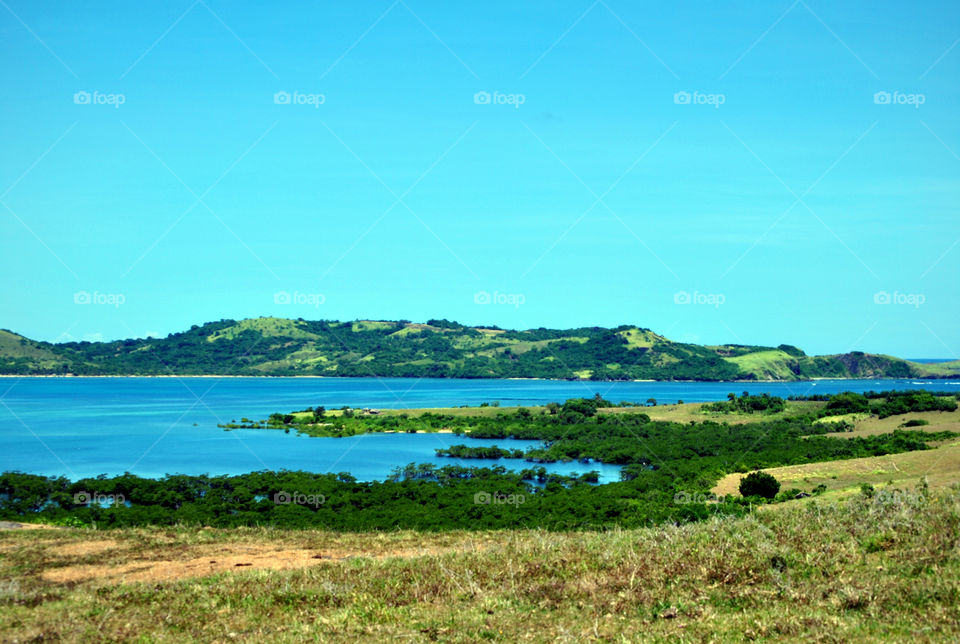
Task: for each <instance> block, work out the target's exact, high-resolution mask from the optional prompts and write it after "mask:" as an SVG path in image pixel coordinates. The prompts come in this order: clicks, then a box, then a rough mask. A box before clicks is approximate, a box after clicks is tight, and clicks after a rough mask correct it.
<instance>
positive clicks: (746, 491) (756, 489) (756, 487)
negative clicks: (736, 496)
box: [740, 472, 780, 499]
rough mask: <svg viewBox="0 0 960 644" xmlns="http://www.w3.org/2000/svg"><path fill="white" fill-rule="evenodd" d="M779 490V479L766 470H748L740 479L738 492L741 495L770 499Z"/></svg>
mask: <svg viewBox="0 0 960 644" xmlns="http://www.w3.org/2000/svg"><path fill="white" fill-rule="evenodd" d="M779 491H780V481H778V480H777V479H776V478H774V476H773V475H772V474H767V473H766V472H750V473H749V474H747V475H746V476H745V477H743V478H742V479H740V494H741V495H742V496H762V497H763V498H765V499H772V498H773V497H775V496H777V492H779Z"/></svg>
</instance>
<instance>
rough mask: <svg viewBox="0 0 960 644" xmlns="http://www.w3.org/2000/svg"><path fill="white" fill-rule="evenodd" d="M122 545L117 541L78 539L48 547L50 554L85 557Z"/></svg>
mask: <svg viewBox="0 0 960 644" xmlns="http://www.w3.org/2000/svg"><path fill="white" fill-rule="evenodd" d="M122 547H124V546H123V545H122V544H121V543H120V542H119V541H113V540H112V539H110V540H103V541H79V542H77V543H67V544H64V545H62V546H57V547H55V548H51V549H50V554H53V555H56V556H58V557H87V556H90V555H98V554H100V553H102V552H105V551H107V550H114V549H116V548H122Z"/></svg>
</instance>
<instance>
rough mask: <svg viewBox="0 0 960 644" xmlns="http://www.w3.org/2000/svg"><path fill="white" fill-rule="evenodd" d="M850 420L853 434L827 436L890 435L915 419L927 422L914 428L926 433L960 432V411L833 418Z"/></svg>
mask: <svg viewBox="0 0 960 644" xmlns="http://www.w3.org/2000/svg"><path fill="white" fill-rule="evenodd" d="M848 417H849V418H850V419H851V420H852V421H853V423H854V427H853V431H852V432H837V433H832V434H827V436H840V437H846V438H849V437H852V436H875V435H877V434H889V433H890V432H892V431H893V430H895V429H898V428H899V427H900V425H902V424H903V423H905V422H907V421H908V420H912V419H914V418H916V419H920V420H925V421H927V422H929V423H930V424H929V425H924V426H922V427H914V428H912V429H920V430H922V431H925V432H940V431H951V432H960V409H958V410H956V411H921V412H912V413H909V414H901V415H897V416H890V417H888V418H877V417H876V416H870V415H868V414H849V415H848V416H833V417H831V418H837V419H840V418H848Z"/></svg>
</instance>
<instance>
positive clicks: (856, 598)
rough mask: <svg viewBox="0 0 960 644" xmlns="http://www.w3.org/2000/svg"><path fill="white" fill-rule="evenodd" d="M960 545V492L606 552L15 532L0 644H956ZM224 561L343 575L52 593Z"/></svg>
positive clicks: (397, 540) (639, 539) (471, 536)
mask: <svg viewBox="0 0 960 644" xmlns="http://www.w3.org/2000/svg"><path fill="white" fill-rule="evenodd" d="M958 538H960V488H953V489H950V490H945V491H941V492H939V493H937V494H936V495H935V496H928V495H926V494H924V493H919V492H915V493H910V494H904V495H903V496H900V497H892V496H890V497H884V498H873V499H868V498H865V497H863V496H856V497H854V498H852V499H850V500H848V501H845V502H842V503H823V502H816V503H814V504H810V505H801V504H785V506H784V510H782V511H781V512H777V513H764V514H761V515H754V516H750V517H746V518H742V519H723V518H720V519H715V520H711V521H709V522H706V523H702V524H696V525H684V526H679V527H674V526H662V527H657V528H649V529H643V530H632V531H619V532H608V533H559V534H557V533H546V532H540V531H503V532H490V533H462V532H457V533H445V534H430V535H427V534H417V533H410V532H398V533H391V534H335V533H325V532H313V531H304V532H295V531H281V530H266V529H246V530H243V529H241V530H210V529H171V530H165V529H152V530H121V531H110V532H94V531H82V530H67V529H64V530H48V531H35V532H31V533H29V534H28V533H25V532H21V531H6V532H4V533H2V534H0V542H2V543H4V544H5V545H8V546H13V548H12V549H10V548H8V549H6V550H5V551H4V552H3V554H2V557H0V605H2V606H3V609H2V611H0V633H2V636H3V638H4V639H5V640H8V641H59V640H65V641H89V642H103V641H129V640H138V641H157V642H184V641H203V642H230V641H258V642H262V641H281V642H295V641H303V640H304V639H307V640H315V641H346V642H375V641H376V642H379V641H391V640H401V641H412V642H427V641H448V642H476V641H483V640H490V641H503V642H556V641H611V642H621V641H691V642H692V641H719V642H724V641H742V640H743V639H744V638H746V639H757V640H768V641H920V642H935V641H951V640H953V641H956V639H957V638H958V637H960V612H958V608H957V606H958V605H960V548H958ZM83 544H97V545H88V546H87V547H84V546H83ZM243 549H247V550H246V551H244V552H240V551H242V550H243ZM218 550H222V551H229V552H235V553H236V552H240V554H241V555H242V556H244V557H246V558H248V559H252V558H253V556H254V555H255V554H256V553H260V554H262V555H265V556H266V557H272V556H277V555H276V553H278V552H289V551H295V550H304V551H307V552H310V553H314V552H320V553H331V554H332V553H335V552H336V553H340V555H341V556H339V557H333V556H331V557H330V558H329V559H319V560H312V561H314V562H316V563H313V564H311V565H306V566H299V567H295V568H290V569H270V567H263V568H255V567H254V566H249V567H234V568H233V570H229V571H227V570H217V571H212V574H209V573H204V574H201V575H199V576H196V575H192V574H191V575H186V576H184V577H178V578H175V579H173V578H156V579H144V580H140V579H138V578H136V577H134V576H131V575H129V574H127V573H126V572H122V573H121V574H118V575H109V576H99V577H84V578H76V579H71V580H61V579H57V577H56V574H55V573H56V571H58V570H68V569H71V568H72V569H75V568H77V567H78V566H101V567H106V568H113V569H114V570H124V567H126V566H129V565H131V564H141V565H142V564H143V562H154V563H155V564H156V563H159V562H176V561H180V562H183V561H185V560H189V558H190V557H191V556H195V555H197V553H210V552H214V551H218ZM348 557H349V558H348Z"/></svg>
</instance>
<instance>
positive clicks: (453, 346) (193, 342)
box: [0, 317, 960, 380]
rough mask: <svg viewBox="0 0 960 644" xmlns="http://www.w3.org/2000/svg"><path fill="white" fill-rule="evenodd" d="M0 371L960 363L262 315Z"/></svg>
mask: <svg viewBox="0 0 960 644" xmlns="http://www.w3.org/2000/svg"><path fill="white" fill-rule="evenodd" d="M0 373H3V374H25V375H38V374H74V375H256V376H266V375H269V376H307V375H309V376H348V377H363V376H378V377H411V378H420V377H438V378H557V379H591V380H639V379H650V380H800V379H808V378H823V377H831V378H884V377H886V378H890V377H897V378H956V377H960V362H953V363H940V364H933V365H922V364H917V363H912V362H908V361H906V360H901V359H899V358H893V357H890V356H884V355H874V354H865V353H859V352H853V353H846V354H840V355H830V356H807V355H806V354H804V352H803V351H801V350H800V349H797V348H796V347H793V346H790V345H780V346H779V347H776V348H774V347H760V346H747V345H720V346H701V345H696V344H685V343H681V342H674V341H672V340H669V339H668V338H665V337H663V336H661V335H658V334H656V333H654V332H653V331H651V330H650V329H644V328H640V327H636V326H619V327H616V328H612V329H607V328H602V327H583V328H578V329H545V328H539V329H527V330H524V331H514V330H509V329H499V328H496V327H468V326H464V325H461V324H458V323H456V322H450V321H448V320H429V321H427V323H426V324H415V323H411V322H407V321H396V322H393V321H383V320H357V321H351V322H338V321H330V320H316V321H311V320H303V319H296V320H291V319H285V318H274V317H265V318H255V319H246V320H239V321H237V320H220V321H218V322H209V323H207V324H204V325H202V326H193V327H192V328H191V329H189V330H188V331H184V332H182V333H173V334H170V335H169V336H167V337H166V338H145V339H130V340H117V341H112V342H67V343H58V344H53V343H48V342H35V341H33V340H29V339H27V338H24V337H22V336H20V335H17V334H15V333H12V332H9V331H0Z"/></svg>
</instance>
